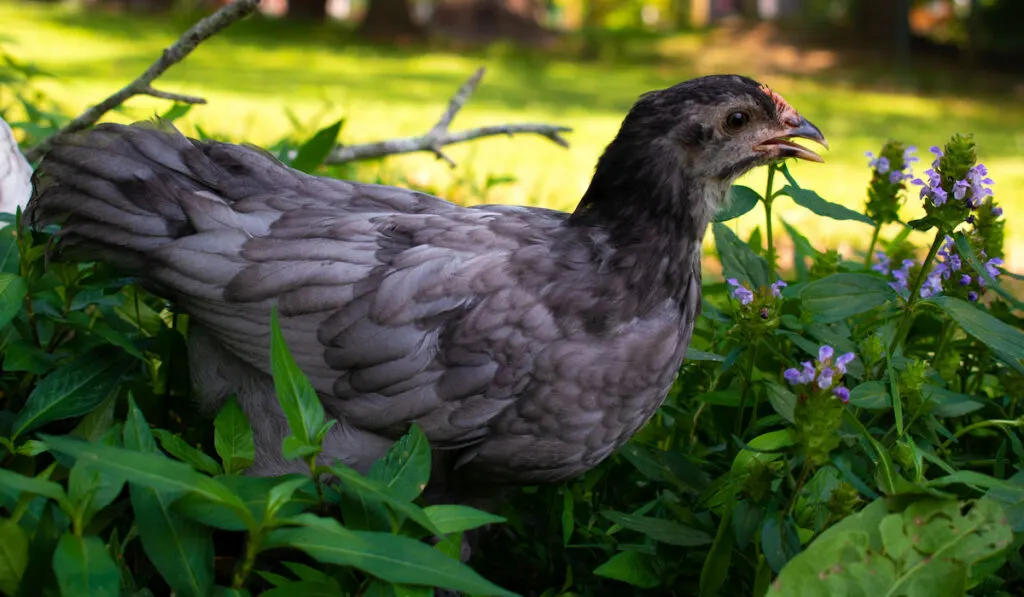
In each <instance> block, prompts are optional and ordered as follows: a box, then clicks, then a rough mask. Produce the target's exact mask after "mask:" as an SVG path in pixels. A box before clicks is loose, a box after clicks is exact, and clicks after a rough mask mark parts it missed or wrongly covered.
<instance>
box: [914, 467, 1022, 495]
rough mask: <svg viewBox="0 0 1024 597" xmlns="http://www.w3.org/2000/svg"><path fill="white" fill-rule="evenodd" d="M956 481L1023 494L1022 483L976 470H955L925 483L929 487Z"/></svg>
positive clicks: (951, 483) (956, 482)
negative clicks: (997, 477)
mask: <svg viewBox="0 0 1024 597" xmlns="http://www.w3.org/2000/svg"><path fill="white" fill-rule="evenodd" d="M958 483H962V484H964V485H973V486H976V487H981V488H983V489H998V490H1000V491H1003V492H1006V493H1007V494H1015V495H1024V485H1019V484H1017V483H1012V482H1010V481H1004V480H1002V479H996V478H995V477H990V476H989V475H986V474H984V473H979V472H977V471H957V472H955V473H951V474H949V475H946V476H945V477H939V478H938V479H932V480H930V481H928V482H927V485H928V486H930V487H945V486H946V485H953V484H958Z"/></svg>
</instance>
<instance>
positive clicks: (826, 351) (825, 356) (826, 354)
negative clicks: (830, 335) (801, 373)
mask: <svg viewBox="0 0 1024 597" xmlns="http://www.w3.org/2000/svg"><path fill="white" fill-rule="evenodd" d="M835 353H836V351H835V350H834V349H833V348H832V347H831V346H829V345H828V344H825V345H823V346H822V347H821V348H819V349H818V362H819V363H827V362H829V361H831V360H832V355H834V354H835Z"/></svg>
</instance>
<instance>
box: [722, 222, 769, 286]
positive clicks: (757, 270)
mask: <svg viewBox="0 0 1024 597" xmlns="http://www.w3.org/2000/svg"><path fill="white" fill-rule="evenodd" d="M711 229H712V231H713V232H714V235H715V248H716V249H717V250H718V256H719V258H720V259H721V261H722V275H723V276H724V277H725V278H726V279H729V278H736V279H737V280H739V281H740V282H749V283H750V285H751V286H752V287H753V289H754V290H757V289H758V288H760V287H762V286H768V284H769V283H770V282H771V281H770V280H769V279H768V263H767V262H766V261H765V260H764V258H763V257H761V256H760V255H758V254H756V253H754V252H753V251H752V250H751V249H750V247H749V246H747V243H745V242H743V241H742V240H740V238H739V237H738V236H736V234H735V233H734V232H733V231H732V230H730V229H729V227H728V226H726V225H724V224H714V225H713V226H712V227H711Z"/></svg>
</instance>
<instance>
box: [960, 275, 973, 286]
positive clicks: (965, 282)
mask: <svg viewBox="0 0 1024 597" xmlns="http://www.w3.org/2000/svg"><path fill="white" fill-rule="evenodd" d="M960 285H961V286H970V285H971V277H970V276H968V275H967V274H964V275H962V276H960Z"/></svg>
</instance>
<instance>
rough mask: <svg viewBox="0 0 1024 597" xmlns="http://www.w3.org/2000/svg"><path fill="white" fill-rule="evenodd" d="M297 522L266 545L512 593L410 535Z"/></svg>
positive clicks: (405, 579) (302, 518)
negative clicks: (291, 548)
mask: <svg viewBox="0 0 1024 597" xmlns="http://www.w3.org/2000/svg"><path fill="white" fill-rule="evenodd" d="M292 522H294V523H297V524H301V525H302V526H300V527H293V528H279V529H275V530H273V531H271V532H270V533H269V534H268V536H267V543H266V547H268V548H272V547H284V546H287V547H293V548H296V549H300V550H302V551H304V552H306V553H307V554H309V555H310V556H311V557H313V558H315V559H317V560H319V561H320V562H323V563H326V564H338V565H341V566H352V567H354V568H358V569H360V570H363V571H364V572H367V573H369V574H372V575H374V576H376V577H377V578H380V579H382V580H386V581H389V582H393V583H405V584H415V585H427V586H435V587H441V588H445V589H452V590H456V591H464V592H466V593H471V594H474V595H515V594H514V593H511V592H509V591H506V590H504V589H502V588H500V587H498V586H497V585H495V584H493V583H491V582H490V581H488V580H486V579H485V578H483V577H482V576H480V575H479V574H477V573H476V572H474V571H473V570H472V569H471V568H469V567H468V566H464V565H463V564H461V563H459V562H458V561H456V560H453V559H452V558H449V557H448V556H446V555H444V554H443V553H441V552H439V551H437V550H435V549H432V548H431V547H429V546H428V545H425V544H423V543H421V542H419V541H416V540H415V539H411V538H409V537H403V536H400V535H391V534H386V533H375V532H370V531H350V530H348V529H346V528H344V527H342V526H341V525H340V524H339V523H338V521H336V520H334V519H329V518H319V517H317V516H313V515H311V514H301V515H299V516H296V517H295V518H294V519H292Z"/></svg>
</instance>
